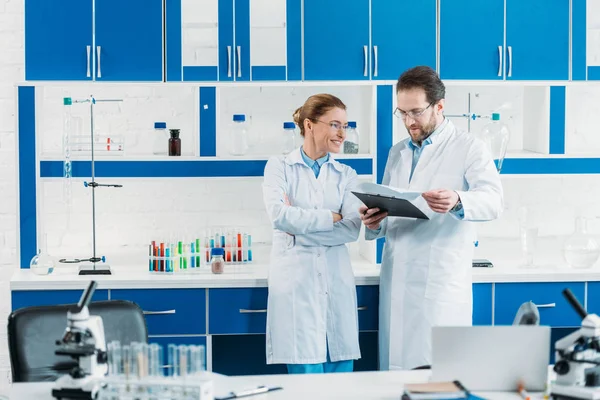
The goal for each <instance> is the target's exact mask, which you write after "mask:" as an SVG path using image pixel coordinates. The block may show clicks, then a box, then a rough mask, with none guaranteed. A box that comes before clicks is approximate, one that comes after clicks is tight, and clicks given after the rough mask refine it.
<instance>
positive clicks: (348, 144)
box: [344, 121, 359, 154]
mask: <svg viewBox="0 0 600 400" xmlns="http://www.w3.org/2000/svg"><path fill="white" fill-rule="evenodd" d="M358 142H359V136H358V128H357V127H356V121H349V122H348V130H347V131H346V140H344V154H358Z"/></svg>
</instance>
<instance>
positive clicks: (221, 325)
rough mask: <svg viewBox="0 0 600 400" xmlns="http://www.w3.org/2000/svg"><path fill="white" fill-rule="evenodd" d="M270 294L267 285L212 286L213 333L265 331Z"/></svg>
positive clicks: (209, 293)
mask: <svg viewBox="0 0 600 400" xmlns="http://www.w3.org/2000/svg"><path fill="white" fill-rule="evenodd" d="M267 297H268V293H267V288H235V289H209V291H208V309H209V312H208V315H209V323H208V330H209V332H210V333H211V334H215V335H218V334H232V333H233V334H242V333H265V332H266V326H267Z"/></svg>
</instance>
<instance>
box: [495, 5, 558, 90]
mask: <svg viewBox="0 0 600 400" xmlns="http://www.w3.org/2000/svg"><path fill="white" fill-rule="evenodd" d="M506 52H507V53H506V78H507V79H526V80H554V79H564V80H567V79H569V0H506Z"/></svg>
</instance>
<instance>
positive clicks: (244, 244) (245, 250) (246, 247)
mask: <svg viewBox="0 0 600 400" xmlns="http://www.w3.org/2000/svg"><path fill="white" fill-rule="evenodd" d="M242 247H243V248H242V251H243V253H244V255H243V261H244V262H248V234H247V233H246V232H244V239H243V241H242Z"/></svg>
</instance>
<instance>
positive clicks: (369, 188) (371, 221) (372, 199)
mask: <svg viewBox="0 0 600 400" xmlns="http://www.w3.org/2000/svg"><path fill="white" fill-rule="evenodd" d="M352 193H353V194H354V195H355V196H356V197H358V198H359V199H360V200H361V201H362V202H363V204H364V206H362V207H360V208H359V212H360V214H361V219H362V220H363V223H364V224H365V226H366V227H367V228H369V229H374V230H377V229H378V228H379V224H380V223H381V221H383V219H384V218H386V217H388V216H389V217H405V218H417V219H429V217H427V215H425V214H424V213H423V212H422V211H421V210H420V209H419V208H418V207H417V206H415V205H414V204H413V203H412V202H411V201H412V200H416V199H417V198H419V197H420V196H421V193H418V192H402V191H398V190H395V189H392V188H390V187H388V186H384V185H376V184H374V183H362V184H360V185H359V187H358V190H356V191H353V192H352ZM373 227H375V228H373Z"/></svg>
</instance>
